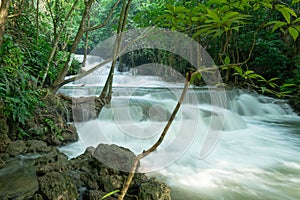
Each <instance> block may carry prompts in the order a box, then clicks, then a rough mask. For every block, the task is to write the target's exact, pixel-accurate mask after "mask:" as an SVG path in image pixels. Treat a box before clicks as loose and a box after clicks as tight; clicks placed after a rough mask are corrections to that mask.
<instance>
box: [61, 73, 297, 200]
mask: <svg viewBox="0 0 300 200" xmlns="http://www.w3.org/2000/svg"><path fill="white" fill-rule="evenodd" d="M100 79H101V78H100ZM100 79H99V76H95V74H94V76H91V77H87V78H86V80H80V81H77V82H75V83H71V84H68V85H66V86H64V87H63V88H62V89H61V90H60V92H63V93H66V94H68V95H71V96H74V97H79V96H93V95H98V94H99V93H100V91H101V85H99V84H97V83H98V82H99V80H100ZM103 80H104V79H103ZM96 81H98V82H96ZM100 82H101V81H100ZM181 91H182V84H178V83H176V84H175V83H167V82H164V81H163V80H161V79H160V78H158V77H154V76H132V75H131V74H129V73H125V74H120V73H119V74H117V73H116V75H115V80H114V88H113V92H114V93H113V99H112V103H111V107H105V108H104V109H103V110H102V111H101V113H100V116H99V118H98V119H96V120H91V121H87V122H75V125H76V127H77V129H78V133H79V136H80V140H79V141H78V142H76V143H73V144H70V145H68V146H65V147H62V148H61V149H60V150H61V151H62V152H64V153H65V154H67V155H68V156H69V157H75V156H78V155H79V154H81V153H83V152H84V150H85V148H86V147H88V146H96V145H97V144H99V143H109V144H112V143H114V144H118V145H121V146H124V147H127V148H130V149H131V150H132V151H134V152H135V153H136V154H138V153H141V152H142V151H143V150H145V149H147V148H149V147H150V146H151V145H152V144H153V143H154V142H155V141H156V140H157V139H158V137H159V135H160V133H161V132H162V129H163V128H164V126H165V124H166V121H167V120H168V119H169V117H170V115H171V113H172V110H173V109H174V107H175V105H176V102H177V99H178V97H179V95H180V93H181ZM108 164H109V163H108ZM139 170H140V172H145V173H147V174H149V176H155V177H157V178H159V179H161V180H163V181H165V182H166V183H167V184H169V186H171V188H172V199H175V200H182V199H192V200H197V199H199V200H200V199H201V200H203V199H210V200H223V199H224V200H228V199H233V200H236V199H249V200H250V199H264V200H265V199H272V200H274V199H275V200H276V199H278V200H281V199H289V200H294V199H295V200H296V199H299V197H300V189H299V185H300V117H299V116H297V115H295V114H294V113H293V111H292V110H291V108H290V107H289V105H288V104H287V103H286V102H285V101H282V100H278V99H273V98H270V97H266V96H263V95H258V94H255V93H252V92H249V91H245V90H238V89H232V90H227V91H225V90H220V89H219V88H207V87H204V88H197V87H191V88H190V89H189V91H188V94H187V96H186V98H185V101H184V103H183V105H182V107H181V109H180V111H179V113H178V115H177V116H176V118H175V121H174V123H173V125H172V126H171V128H170V130H169V132H168V135H167V136H166V138H165V140H164V142H163V143H162V145H161V146H160V147H159V148H158V149H157V151H155V152H154V153H153V154H151V155H149V156H148V157H146V158H144V159H143V160H142V162H141V166H140V168H139Z"/></svg>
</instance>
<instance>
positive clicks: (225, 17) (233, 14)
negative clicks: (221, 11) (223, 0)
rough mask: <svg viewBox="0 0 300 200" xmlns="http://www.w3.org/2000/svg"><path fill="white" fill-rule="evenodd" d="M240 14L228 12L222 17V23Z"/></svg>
mask: <svg viewBox="0 0 300 200" xmlns="http://www.w3.org/2000/svg"><path fill="white" fill-rule="evenodd" d="M238 14H239V13H238V12H228V13H226V14H225V15H224V16H223V17H222V21H226V20H231V19H232V18H233V17H234V16H236V15H238Z"/></svg>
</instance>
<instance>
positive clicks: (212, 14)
mask: <svg viewBox="0 0 300 200" xmlns="http://www.w3.org/2000/svg"><path fill="white" fill-rule="evenodd" d="M207 16H208V17H210V18H212V19H214V21H215V22H217V23H220V21H221V20H220V18H219V16H218V14H217V13H215V12H214V11H213V10H210V9H208V8H207Z"/></svg>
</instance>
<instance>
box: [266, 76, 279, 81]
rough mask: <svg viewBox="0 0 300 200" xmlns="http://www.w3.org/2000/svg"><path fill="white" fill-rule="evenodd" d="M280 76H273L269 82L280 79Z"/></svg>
mask: <svg viewBox="0 0 300 200" xmlns="http://www.w3.org/2000/svg"><path fill="white" fill-rule="evenodd" d="M279 79H280V78H278V77H275V78H271V79H270V80H268V82H273V81H276V80H279Z"/></svg>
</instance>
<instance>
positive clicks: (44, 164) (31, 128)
mask: <svg viewBox="0 0 300 200" xmlns="http://www.w3.org/2000/svg"><path fill="white" fill-rule="evenodd" d="M44 101H45V103H44V104H45V105H43V106H41V107H39V108H37V110H36V114H35V117H33V118H32V119H31V120H28V121H27V122H26V124H25V125H20V124H16V123H13V122H12V121H10V120H9V119H7V118H6V117H5V116H4V115H2V114H1V113H3V112H2V111H3V108H4V104H3V102H1V101H0V199H1V200H8V199H10V200H11V199H14V200H29V199H30V200H74V199H79V200H96V199H97V200H100V199H101V198H102V197H103V196H105V195H106V194H108V193H110V192H112V191H116V190H121V189H122V186H123V184H124V182H125V179H126V178H127V175H128V172H127V171H128V169H129V168H130V167H131V163H132V162H133V160H134V159H135V155H134V153H132V152H131V151H130V150H129V149H125V148H122V147H119V146H116V145H106V144H100V145H98V147H97V148H92V147H90V148H88V149H87V150H86V152H85V153H84V154H82V155H80V156H79V157H77V158H74V159H71V160H69V159H68V157H67V156H66V155H64V154H63V153H61V152H60V151H59V149H58V146H61V145H65V144H68V143H71V142H75V141H77V140H78V135H77V132H76V128H75V127H74V126H73V125H72V124H70V123H68V121H70V120H71V121H72V118H71V116H72V115H71V113H70V112H71V111H72V108H71V105H72V101H71V99H70V98H66V97H64V96H62V97H61V96H54V95H50V94H47V95H46V97H45V100H44ZM107 159H109V166H108V165H107V164H106V163H107V162H102V161H103V160H106V161H107ZM121 169H125V171H124V170H123V171H122V170H121ZM117 196H118V192H117V193H115V194H114V195H111V196H109V197H107V198H105V199H117ZM125 199H128V200H129V199H132V200H135V199H139V200H148V199H149V200H150V199H153V200H154V199H160V200H169V199H171V197H170V188H169V187H168V186H167V185H166V184H164V183H162V182H160V181H158V180H157V179H156V178H153V177H151V178H150V177H147V176H146V175H145V174H139V173H137V174H136V175H135V177H134V179H133V182H132V184H131V187H130V188H129V191H128V193H127V195H126V197H125Z"/></svg>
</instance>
